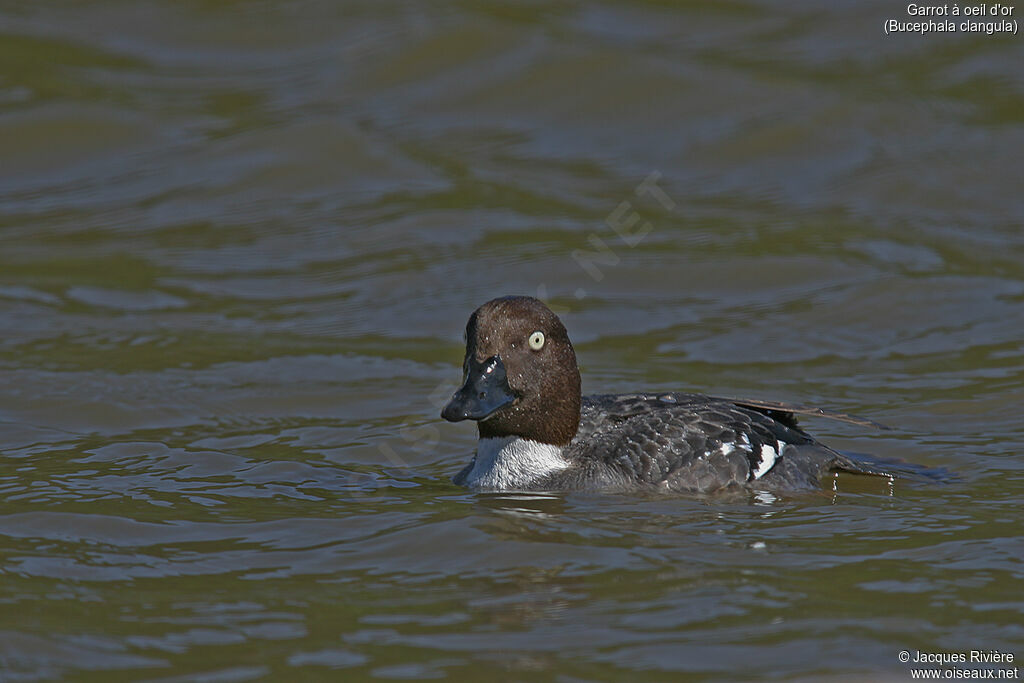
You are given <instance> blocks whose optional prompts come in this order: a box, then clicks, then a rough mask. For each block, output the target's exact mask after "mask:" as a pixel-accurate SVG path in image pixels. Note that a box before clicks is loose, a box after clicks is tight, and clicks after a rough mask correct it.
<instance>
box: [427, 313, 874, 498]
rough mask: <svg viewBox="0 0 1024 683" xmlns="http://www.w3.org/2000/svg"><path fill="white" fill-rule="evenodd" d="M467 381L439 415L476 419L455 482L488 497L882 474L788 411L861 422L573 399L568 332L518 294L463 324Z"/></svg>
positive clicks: (660, 400) (699, 402) (575, 379)
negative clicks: (473, 445)
mask: <svg viewBox="0 0 1024 683" xmlns="http://www.w3.org/2000/svg"><path fill="white" fill-rule="evenodd" d="M463 370H464V372H465V381H464V382H463V385H462V387H461V388H460V389H459V390H458V391H456V392H455V394H454V395H453V396H452V398H451V401H449V402H448V405H446V406H445V407H444V410H442V411H441V417H443V418H444V419H445V420H448V421H449V422H458V421H460V420H467V419H468V420H476V422H477V426H478V428H479V431H480V440H479V442H478V444H477V449H476V454H475V455H474V456H473V459H472V461H471V462H470V463H469V465H467V466H466V467H465V469H463V470H462V471H461V472H459V473H458V474H457V475H456V476H455V477H454V482H455V483H456V484H460V485H464V486H468V487H470V488H474V489H481V490H491V491H508V490H549V491H550V490H568V489H588V490H628V489H662V490H668V491H685V492H691V493H711V492H714V491H718V490H722V489H727V488H736V487H744V486H745V487H751V488H758V489H762V488H766V489H794V488H811V487H818V486H820V482H821V479H822V477H823V476H825V475H826V474H827V473H829V472H832V471H837V470H842V471H849V472H856V473H860V474H885V473H883V472H878V471H874V470H871V469H869V468H867V467H865V466H863V465H861V464H858V463H856V462H854V461H853V460H851V459H850V458H848V457H847V456H845V455H843V454H841V453H838V452H836V451H834V450H832V449H830V448H828V447H827V446H824V445H822V444H820V443H818V442H817V441H815V440H814V439H813V438H811V437H810V436H809V435H808V434H807V433H806V432H804V431H803V430H802V429H800V427H798V426H797V421H796V418H795V413H807V414H814V415H822V416H825V417H832V418H835V419H840V420H846V421H850V422H854V423H857V424H865V425H874V426H879V425H876V424H875V423H873V422H871V421H869V420H862V419H860V418H854V417H852V416H849V415H843V414H839V413H829V412H826V411H823V410H819V409H813V408H805V407H802V406H793V405H787V404H782V403H771V402H763V401H734V400H731V399H723V398H712V397H710V396H703V395H701V394H682V393H669V394H628V395H599V396H587V397H581V396H580V373H579V370H578V369H577V367H576V352H575V351H574V350H573V348H572V343H571V342H570V341H569V335H568V333H567V332H566V331H565V327H564V326H563V325H562V321H561V320H559V319H558V316H556V315H555V314H554V313H552V312H551V310H550V309H549V308H548V307H547V306H545V305H544V304H543V303H541V302H540V301H539V300H537V299H534V298H531V297H527V296H508V297H503V298H500V299H494V300H493V301H488V302H487V303H485V304H484V305H483V306H481V307H480V308H478V309H477V310H476V311H474V312H473V315H471V316H470V317H469V323H468V324H467V325H466V358H465V361H464V363H463Z"/></svg>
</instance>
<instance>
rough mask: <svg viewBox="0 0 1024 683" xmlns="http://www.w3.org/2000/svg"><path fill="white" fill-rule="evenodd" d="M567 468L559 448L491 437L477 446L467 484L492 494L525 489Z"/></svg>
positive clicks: (506, 437)
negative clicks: (489, 491) (493, 492)
mask: <svg viewBox="0 0 1024 683" xmlns="http://www.w3.org/2000/svg"><path fill="white" fill-rule="evenodd" d="M568 466H569V463H567V462H566V461H565V459H564V458H563V457H562V449H561V448H559V447H558V446H552V445H551V444H546V443H541V442H539V441H532V440H530V439H523V438H521V437H518V436H502V437H491V438H486V439H480V441H479V442H477V447H476V457H474V458H473V468H472V469H471V470H470V471H469V474H467V475H466V484H467V485H468V486H469V487H470V488H475V489H489V490H492V491H508V490H516V489H524V488H529V486H530V484H531V483H533V482H535V481H537V480H538V479H540V478H542V477H544V476H546V475H548V474H551V473H552V472H557V471H559V470H564V469H565V468H566V467H568Z"/></svg>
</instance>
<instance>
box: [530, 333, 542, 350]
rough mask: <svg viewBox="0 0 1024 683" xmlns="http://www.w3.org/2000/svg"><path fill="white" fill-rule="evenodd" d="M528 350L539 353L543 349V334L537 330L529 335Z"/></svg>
mask: <svg viewBox="0 0 1024 683" xmlns="http://www.w3.org/2000/svg"><path fill="white" fill-rule="evenodd" d="M530 348H531V349H533V350H534V351H540V350H541V349H542V348H544V333H543V332H541V331H540V330H537V331H536V332H534V333H533V334H531V335H530Z"/></svg>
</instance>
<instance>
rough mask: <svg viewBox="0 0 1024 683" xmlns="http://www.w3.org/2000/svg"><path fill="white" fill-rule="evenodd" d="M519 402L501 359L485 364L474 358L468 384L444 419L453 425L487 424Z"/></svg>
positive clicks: (457, 393)
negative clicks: (471, 421) (461, 422)
mask: <svg viewBox="0 0 1024 683" xmlns="http://www.w3.org/2000/svg"><path fill="white" fill-rule="evenodd" d="M515 400H516V395H515V393H513V391H512V388H511V387H510V386H509V385H508V376H507V375H506V374H505V365H504V364H503V363H502V362H501V358H499V357H498V356H491V357H490V358H488V359H487V360H485V361H483V362H482V363H481V362H477V361H476V360H475V359H473V358H470V359H469V372H467V373H466V381H465V382H463V383H462V388H460V389H459V390H458V391H456V392H455V393H454V394H453V395H452V399H451V400H450V401H448V405H446V406H445V407H444V410H442V411H441V417H443V418H444V419H446V420H448V421H449V422H458V421H460V420H486V419H487V418H489V417H490V416H491V415H494V413H496V412H497V411H498V410H499V409H501V408H503V407H504V406H507V405H508V404H510V403H512V402H513V401H515Z"/></svg>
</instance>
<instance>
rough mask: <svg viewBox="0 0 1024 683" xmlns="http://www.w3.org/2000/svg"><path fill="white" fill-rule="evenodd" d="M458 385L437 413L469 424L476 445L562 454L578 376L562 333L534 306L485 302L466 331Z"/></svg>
mask: <svg viewBox="0 0 1024 683" xmlns="http://www.w3.org/2000/svg"><path fill="white" fill-rule="evenodd" d="M463 372H464V373H465V375H464V377H465V380H464V382H463V384H462V388H460V389H459V390H458V391H456V392H455V394H454V395H453V396H452V398H451V401H449V402H448V405H446V406H445V407H444V410H442V411H441V417H443V418H444V419H446V420H448V421H450V422H458V421H459V420H466V419H469V420H476V421H477V423H478V426H479V429H480V438H487V437H499V436H519V437H523V438H526V439H532V440H534V441H540V442H542V443H548V444H553V445H556V446H565V445H567V444H568V443H569V442H570V441H572V438H573V437H574V436H575V435H576V430H577V428H578V427H579V422H580V372H579V369H578V368H577V367H576V352H575V351H574V350H573V348H572V343H571V342H570V341H569V335H568V333H567V332H566V331H565V326H564V325H562V321H561V320H559V319H558V316H556V315H555V314H554V313H552V312H551V309H549V308H548V307H547V306H545V305H544V304H543V303H542V302H541V301H539V300H538V299H534V298H532V297H528V296H506V297H502V298H500V299H494V300H492V301H488V302H487V303H485V304H484V305H483V306H481V307H480V308H478V309H476V310H475V311H474V312H473V315H471V316H470V317H469V322H468V323H467V324H466V357H465V360H464V362H463Z"/></svg>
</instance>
